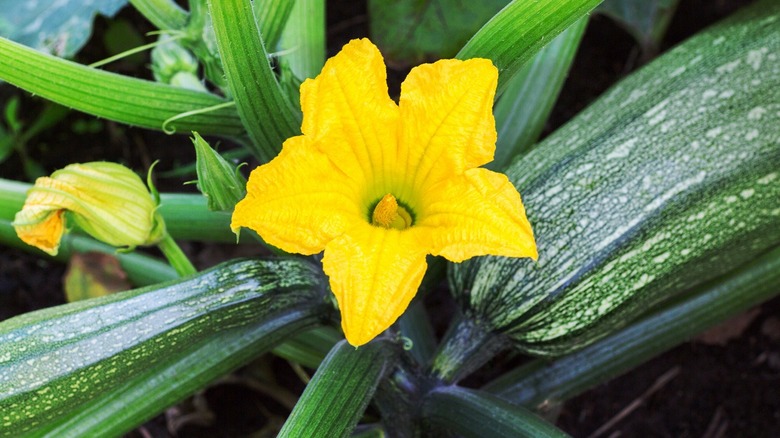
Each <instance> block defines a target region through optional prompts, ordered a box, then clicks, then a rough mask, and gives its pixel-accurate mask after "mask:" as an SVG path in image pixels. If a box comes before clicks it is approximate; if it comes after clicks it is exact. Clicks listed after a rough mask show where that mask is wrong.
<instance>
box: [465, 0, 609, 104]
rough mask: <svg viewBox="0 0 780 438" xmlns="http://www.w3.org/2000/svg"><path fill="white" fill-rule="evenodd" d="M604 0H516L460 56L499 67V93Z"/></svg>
mask: <svg viewBox="0 0 780 438" xmlns="http://www.w3.org/2000/svg"><path fill="white" fill-rule="evenodd" d="M599 3H601V0H514V1H512V2H511V3H509V4H508V5H507V6H506V7H505V8H504V9H502V10H501V12H499V13H498V14H496V15H495V16H494V17H493V18H491V19H490V21H488V22H487V23H486V24H485V25H484V26H482V28H481V29H480V30H479V31H478V32H477V33H476V34H475V35H474V36H473V37H472V38H471V39H470V40H469V42H468V43H466V45H465V46H464V47H463V48H462V49H461V50H460V52H458V54H457V58H459V59H469V58H488V59H492V60H493V63H494V64H495V65H496V67H498V70H499V73H500V74H499V77H498V90H497V91H496V97H498V96H500V95H501V93H503V91H504V89H505V88H506V86H507V84H508V81H509V79H510V78H511V77H512V76H514V75H515V74H516V73H517V72H518V71H519V70H520V68H521V67H522V66H523V65H524V64H525V63H526V62H527V61H528V60H530V59H531V58H532V57H533V56H534V55H536V53H537V52H538V51H539V50H541V48H542V47H544V46H545V45H547V43H548V42H549V41H551V40H552V39H553V38H555V36H556V35H558V34H559V33H561V32H563V30H565V29H566V28H567V27H569V25H571V24H572V23H574V22H575V21H577V20H579V19H580V18H581V17H583V16H584V15H585V14H587V13H588V12H589V11H590V10H592V9H593V8H594V7H596V5H598V4H599Z"/></svg>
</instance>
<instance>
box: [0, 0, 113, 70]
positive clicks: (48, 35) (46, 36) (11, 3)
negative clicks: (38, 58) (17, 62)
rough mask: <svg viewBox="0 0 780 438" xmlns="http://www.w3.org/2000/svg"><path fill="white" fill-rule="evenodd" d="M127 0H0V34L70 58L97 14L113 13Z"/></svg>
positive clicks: (77, 48)
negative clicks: (53, 0)
mask: <svg viewBox="0 0 780 438" xmlns="http://www.w3.org/2000/svg"><path fill="white" fill-rule="evenodd" d="M125 4H127V0H61V1H57V2H52V1H50V0H25V1H24V3H23V4H20V2H19V1H18V0H0V11H2V13H0V36H2V37H4V38H8V39H10V40H13V41H16V42H18V43H21V44H24V45H25V46H28V47H32V48H34V49H36V50H40V51H42V52H46V53H49V54H52V55H56V56H60V57H64V58H70V57H72V56H73V55H75V54H76V52H78V51H79V49H81V47H82V46H83V45H84V44H86V42H87V40H88V39H89V36H90V34H91V33H92V19H93V18H94V17H95V15H97V14H101V15H105V16H107V17H113V16H114V14H116V13H117V12H118V11H119V10H120V9H122V7H123V6H124V5H125Z"/></svg>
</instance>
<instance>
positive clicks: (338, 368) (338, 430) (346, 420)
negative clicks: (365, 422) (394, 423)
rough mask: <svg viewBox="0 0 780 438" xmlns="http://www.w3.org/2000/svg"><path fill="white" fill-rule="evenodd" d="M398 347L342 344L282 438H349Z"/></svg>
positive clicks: (309, 388)
mask: <svg viewBox="0 0 780 438" xmlns="http://www.w3.org/2000/svg"><path fill="white" fill-rule="evenodd" d="M397 349H398V346H397V345H395V344H394V343H393V342H392V341H389V340H386V339H376V340H374V341H372V342H370V343H369V344H366V345H364V346H362V347H360V348H355V347H353V346H351V345H349V344H348V343H347V342H346V341H341V342H339V343H338V344H336V346H335V347H333V350H331V352H330V353H329V354H328V356H327V357H326V358H325V360H324V361H323V362H322V364H321V365H320V367H319V368H318V369H317V372H316V373H315V374H314V377H313V378H312V380H311V382H309V384H308V385H307V386H306V389H305V390H304V391H303V394H302V395H301V398H300V399H299V400H298V403H297V404H296V405H295V409H293V411H292V413H291V414H290V417H289V418H288V419H287V421H286V422H285V423H284V427H283V428H282V430H281V432H279V436H280V437H300V436H306V437H341V436H347V435H348V434H349V433H350V432H351V431H352V429H353V428H354V427H355V425H356V424H357V422H358V420H359V419H360V417H361V416H362V415H363V411H364V410H365V408H366V406H367V405H368V402H369V401H370V400H371V396H372V395H373V393H374V391H375V390H376V387H377V385H378V384H379V381H380V379H382V377H383V376H384V374H385V373H386V372H387V371H389V370H390V369H391V367H392V365H393V362H394V360H395V355H396V354H397Z"/></svg>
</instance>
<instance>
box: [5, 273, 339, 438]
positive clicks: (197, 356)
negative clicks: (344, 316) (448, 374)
mask: <svg viewBox="0 0 780 438" xmlns="http://www.w3.org/2000/svg"><path fill="white" fill-rule="evenodd" d="M321 282H322V277H321V273H318V272H317V270H315V269H314V267H313V266H312V265H310V264H309V263H307V262H305V261H303V260H302V259H277V260H266V261H263V260H243V261H234V262H230V263H226V264H223V265H220V266H219V267H216V268H214V269H212V270H209V271H206V272H204V273H202V274H199V275H196V276H193V277H190V278H188V279H185V280H183V281H176V282H171V283H167V284H165V285H162V286H159V287H153V288H145V289H138V290H135V291H129V292H124V293H119V294H114V295H110V296H107V297H103V298H98V299H94V300H87V301H81V302H77V303H72V304H67V305H64V306H58V307H54V308H49V309H45V310H42V311H38V312H33V313H29V314H25V315H22V316H19V317H15V318H12V319H9V320H6V321H3V322H2V323H0V358H2V359H3V367H2V368H0V411H1V412H3V418H2V420H3V422H4V423H3V426H4V427H3V428H2V431H1V432H0V435H2V436H21V435H30V434H35V435H48V436H118V435H121V434H122V433H123V432H125V431H127V430H129V429H131V428H133V427H135V426H136V425H138V424H139V423H142V422H143V421H145V420H146V419H147V418H150V417H151V416H153V415H155V414H156V413H158V412H160V411H161V410H163V409H164V408H165V407H167V406H169V405H171V404H173V403H175V402H177V401H178V400H181V399H182V398H184V397H185V396H187V395H189V394H191V393H192V392H194V391H195V390H197V389H200V388H202V387H203V386H204V385H206V384H207V383H208V382H210V381H212V380H214V379H215V378H216V377H218V376H220V375H223V374H225V373H227V372H229V371H230V370H232V369H234V368H236V367H238V366H240V365H242V364H244V363H246V362H248V361H249V360H251V359H252V358H254V357H256V356H257V355H259V354H261V353H262V352H264V351H267V350H268V349H270V348H271V347H273V346H274V345H275V344H277V343H278V342H279V341H281V340H282V339H284V338H285V337H287V336H290V335H291V334H294V333H296V332H299V331H301V330H303V329H306V328H308V327H311V326H313V325H316V324H317V323H318V322H319V321H320V318H321V317H322V315H323V313H324V312H327V311H328V309H330V305H329V304H328V303H327V301H326V300H324V299H323V297H322V293H323V288H322V284H321Z"/></svg>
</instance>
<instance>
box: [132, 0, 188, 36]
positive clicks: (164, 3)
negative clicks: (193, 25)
mask: <svg viewBox="0 0 780 438" xmlns="http://www.w3.org/2000/svg"><path fill="white" fill-rule="evenodd" d="M130 3H131V4H132V5H133V7H135V8H136V9H137V10H138V12H140V13H141V15H143V16H144V17H146V19H147V20H149V21H150V22H151V23H152V24H154V25H155V26H156V27H157V28H158V29H163V30H169V29H181V28H183V27H184V26H185V25H186V24H187V19H188V18H189V14H188V13H187V11H185V10H184V9H182V8H180V7H179V5H177V4H176V2H174V1H173V0H130Z"/></svg>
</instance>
